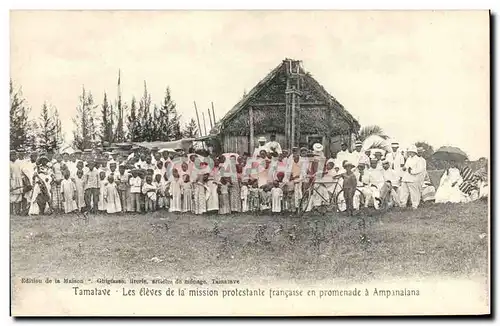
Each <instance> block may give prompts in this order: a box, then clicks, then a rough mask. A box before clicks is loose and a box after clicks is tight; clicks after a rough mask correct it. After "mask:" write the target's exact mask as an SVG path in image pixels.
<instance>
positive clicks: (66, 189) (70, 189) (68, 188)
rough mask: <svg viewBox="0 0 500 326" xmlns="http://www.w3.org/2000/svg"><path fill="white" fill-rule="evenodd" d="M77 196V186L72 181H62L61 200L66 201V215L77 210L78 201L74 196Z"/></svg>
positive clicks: (64, 206)
mask: <svg viewBox="0 0 500 326" xmlns="http://www.w3.org/2000/svg"><path fill="white" fill-rule="evenodd" d="M75 195H76V186H75V184H74V183H73V181H72V180H71V179H64V180H62V181H61V196H62V197H61V198H63V199H64V202H63V203H62V204H63V208H64V213H71V212H73V211H75V210H76V209H77V207H78V206H77V205H76V201H75V200H74V199H73V196H75Z"/></svg>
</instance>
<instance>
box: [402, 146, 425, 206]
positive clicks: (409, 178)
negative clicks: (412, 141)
mask: <svg viewBox="0 0 500 326" xmlns="http://www.w3.org/2000/svg"><path fill="white" fill-rule="evenodd" d="M424 168H425V167H424V166H423V165H422V161H421V160H420V158H419V157H418V156H417V148H416V146H415V145H412V146H410V147H409V148H408V159H407V160H406V162H405V165H404V166H403V167H402V171H403V175H402V179H401V181H402V182H401V187H400V204H401V207H406V203H407V202H408V197H410V199H411V205H412V207H413V209H417V208H418V205H419V204H420V199H421V195H420V190H421V189H420V188H421V177H420V175H421V173H423V172H424Z"/></svg>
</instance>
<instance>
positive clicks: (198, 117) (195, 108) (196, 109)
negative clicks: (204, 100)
mask: <svg viewBox="0 0 500 326" xmlns="http://www.w3.org/2000/svg"><path fill="white" fill-rule="evenodd" d="M193 103H194V110H195V111H196V120H198V134H199V135H200V136H201V125H200V116H199V115H198V108H197V107H196V101H193Z"/></svg>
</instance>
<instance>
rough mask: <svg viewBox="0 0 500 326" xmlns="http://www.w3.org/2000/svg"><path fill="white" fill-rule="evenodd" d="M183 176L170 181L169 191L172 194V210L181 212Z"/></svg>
mask: <svg viewBox="0 0 500 326" xmlns="http://www.w3.org/2000/svg"><path fill="white" fill-rule="evenodd" d="M181 183H182V180H181V178H177V179H176V178H174V179H173V180H172V181H171V182H170V187H169V193H170V196H172V200H171V201H170V212H180V211H182V196H181V195H182V190H181Z"/></svg>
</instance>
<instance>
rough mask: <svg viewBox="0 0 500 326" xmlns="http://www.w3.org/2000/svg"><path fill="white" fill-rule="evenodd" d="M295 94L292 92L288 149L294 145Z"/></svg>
mask: <svg viewBox="0 0 500 326" xmlns="http://www.w3.org/2000/svg"><path fill="white" fill-rule="evenodd" d="M295 98H296V96H295V94H292V119H291V120H292V121H291V122H292V126H291V131H290V146H289V147H290V150H291V149H292V147H294V146H295V119H296V118H295Z"/></svg>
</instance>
